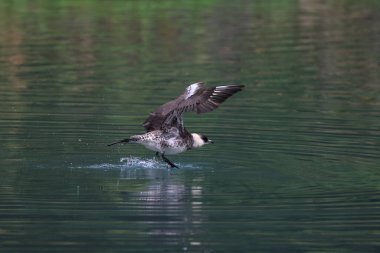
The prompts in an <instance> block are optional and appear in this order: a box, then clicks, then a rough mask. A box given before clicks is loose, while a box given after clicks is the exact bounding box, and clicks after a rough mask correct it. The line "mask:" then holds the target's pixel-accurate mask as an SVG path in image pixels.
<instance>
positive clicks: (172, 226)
mask: <svg viewBox="0 0 380 253" xmlns="http://www.w3.org/2000/svg"><path fill="white" fill-rule="evenodd" d="M183 173H184V171H183V170H181V171H173V170H168V169H125V170H121V174H120V180H149V183H148V184H146V186H145V187H144V188H143V189H142V190H141V191H138V192H134V193H129V194H125V201H127V202H128V203H130V204H131V205H133V208H136V212H137V213H135V215H136V217H138V219H139V222H140V223H141V225H142V227H144V231H145V235H146V236H147V237H148V239H149V240H147V243H149V242H152V244H154V243H153V242H157V241H160V242H161V243H164V244H165V245H172V246H178V247H181V249H182V250H187V249H189V248H190V247H199V246H201V245H202V242H201V241H200V238H199V237H198V236H197V234H199V231H200V230H201V226H202V221H203V219H204V217H203V216H204V215H203V214H202V187H201V186H200V182H201V181H202V178H201V177H193V176H189V177H187V176H188V175H186V179H185V180H184V174H183ZM190 174H191V173H190ZM135 205H137V206H135Z"/></svg>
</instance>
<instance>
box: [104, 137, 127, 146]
mask: <svg viewBox="0 0 380 253" xmlns="http://www.w3.org/2000/svg"><path fill="white" fill-rule="evenodd" d="M129 142H130V139H129V138H127V139H122V140H120V141H116V142H114V143H111V144H108V145H107V146H113V145H116V144H122V143H129Z"/></svg>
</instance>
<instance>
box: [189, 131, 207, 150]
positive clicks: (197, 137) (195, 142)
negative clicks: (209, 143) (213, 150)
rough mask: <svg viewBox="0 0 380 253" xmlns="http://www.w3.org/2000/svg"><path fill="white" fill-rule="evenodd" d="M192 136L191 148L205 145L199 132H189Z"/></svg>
mask: <svg viewBox="0 0 380 253" xmlns="http://www.w3.org/2000/svg"><path fill="white" fill-rule="evenodd" d="M191 136H193V148H199V147H202V146H203V145H205V141H204V140H203V139H202V137H201V136H200V135H199V134H191Z"/></svg>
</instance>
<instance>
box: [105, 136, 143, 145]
mask: <svg viewBox="0 0 380 253" xmlns="http://www.w3.org/2000/svg"><path fill="white" fill-rule="evenodd" d="M140 139H141V137H140V135H132V136H131V137H129V138H126V139H122V140H120V141H117V142H114V143H111V144H108V145H107V146H112V145H116V144H124V143H139V141H140Z"/></svg>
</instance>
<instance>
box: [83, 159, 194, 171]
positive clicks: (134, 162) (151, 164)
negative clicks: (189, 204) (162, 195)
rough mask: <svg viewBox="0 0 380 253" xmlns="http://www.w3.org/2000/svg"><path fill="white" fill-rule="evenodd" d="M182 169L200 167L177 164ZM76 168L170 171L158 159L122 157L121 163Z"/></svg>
mask: <svg viewBox="0 0 380 253" xmlns="http://www.w3.org/2000/svg"><path fill="white" fill-rule="evenodd" d="M176 164H177V165H178V167H179V168H181V169H197V168H199V167H197V166H195V165H193V164H182V163H176ZM76 168H85V169H104V170H107V169H120V170H126V169H168V166H167V164H166V163H164V162H163V161H161V160H159V159H157V158H151V159H144V158H140V157H134V156H129V157H122V158H120V160H119V163H101V164H91V165H87V166H77V167H76Z"/></svg>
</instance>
